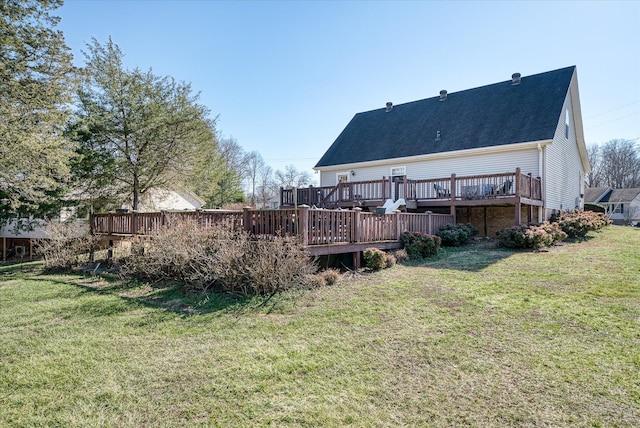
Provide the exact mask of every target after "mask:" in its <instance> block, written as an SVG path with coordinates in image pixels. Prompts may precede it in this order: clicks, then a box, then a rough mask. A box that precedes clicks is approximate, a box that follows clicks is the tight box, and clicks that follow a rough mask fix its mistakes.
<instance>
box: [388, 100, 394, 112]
mask: <svg viewBox="0 0 640 428" xmlns="http://www.w3.org/2000/svg"><path fill="white" fill-rule="evenodd" d="M391 110H393V103H392V102H391V101H388V102H387V111H388V112H389V111H391Z"/></svg>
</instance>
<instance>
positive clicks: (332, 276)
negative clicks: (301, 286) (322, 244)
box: [319, 269, 341, 285]
mask: <svg viewBox="0 0 640 428" xmlns="http://www.w3.org/2000/svg"><path fill="white" fill-rule="evenodd" d="M319 275H320V276H322V278H323V279H324V282H325V284H326V285H334V284H336V283H337V282H338V281H340V278H341V275H340V271H339V270H338V269H327V270H324V271H322V272H320V274H319Z"/></svg>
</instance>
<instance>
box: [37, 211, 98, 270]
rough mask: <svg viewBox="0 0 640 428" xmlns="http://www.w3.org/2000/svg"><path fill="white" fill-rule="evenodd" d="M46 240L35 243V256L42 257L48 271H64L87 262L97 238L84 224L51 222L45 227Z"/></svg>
mask: <svg viewBox="0 0 640 428" xmlns="http://www.w3.org/2000/svg"><path fill="white" fill-rule="evenodd" d="M45 233H46V236H47V238H43V239H38V240H37V241H36V242H35V245H36V247H35V251H36V254H38V255H40V256H42V258H43V260H44V267H45V269H46V270H49V271H66V270H71V269H72V268H74V267H76V266H79V265H80V264H83V263H87V262H88V261H89V255H90V253H91V251H92V250H93V249H95V248H96V246H97V244H98V242H99V238H98V237H96V236H93V235H91V234H90V233H89V227H88V225H86V224H82V223H77V222H69V223H61V222H52V223H49V224H48V225H47V226H46V227H45Z"/></svg>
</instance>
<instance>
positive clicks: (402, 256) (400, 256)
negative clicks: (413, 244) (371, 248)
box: [393, 248, 409, 263]
mask: <svg viewBox="0 0 640 428" xmlns="http://www.w3.org/2000/svg"><path fill="white" fill-rule="evenodd" d="M393 255H394V257H395V258H396V261H397V262H398V263H404V262H406V261H407V260H409V254H407V250H405V249H404V248H401V249H399V250H396V251H394V252H393Z"/></svg>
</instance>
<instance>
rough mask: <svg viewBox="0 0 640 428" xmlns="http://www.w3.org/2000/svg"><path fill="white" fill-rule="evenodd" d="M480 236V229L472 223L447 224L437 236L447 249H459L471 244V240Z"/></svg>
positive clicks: (439, 230)
mask: <svg viewBox="0 0 640 428" xmlns="http://www.w3.org/2000/svg"><path fill="white" fill-rule="evenodd" d="M477 234H478V229H477V228H476V227H475V226H474V225H472V224H471V223H467V224H445V225H444V226H441V227H440V229H438V232H437V233H436V235H438V236H439V237H440V239H441V240H442V245H443V246H445V247H459V246H461V245H464V244H466V243H467V242H469V239H471V238H473V237H474V236H476V235H477Z"/></svg>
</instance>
